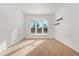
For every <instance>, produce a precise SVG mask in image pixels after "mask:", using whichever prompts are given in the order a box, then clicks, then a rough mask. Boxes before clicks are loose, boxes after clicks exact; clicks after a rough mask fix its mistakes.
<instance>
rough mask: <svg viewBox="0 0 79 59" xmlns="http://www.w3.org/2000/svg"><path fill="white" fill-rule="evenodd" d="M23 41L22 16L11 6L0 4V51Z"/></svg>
mask: <svg viewBox="0 0 79 59" xmlns="http://www.w3.org/2000/svg"><path fill="white" fill-rule="evenodd" d="M21 39H23V15H22V13H21V11H20V10H18V9H17V8H16V7H15V6H14V5H13V4H0V51H1V50H3V49H6V48H7V47H9V46H10V45H12V44H13V43H15V42H17V41H19V40H21Z"/></svg>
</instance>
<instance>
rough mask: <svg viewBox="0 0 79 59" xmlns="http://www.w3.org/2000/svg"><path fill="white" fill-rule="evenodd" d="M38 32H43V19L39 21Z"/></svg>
mask: <svg viewBox="0 0 79 59" xmlns="http://www.w3.org/2000/svg"><path fill="white" fill-rule="evenodd" d="M37 33H42V21H37Z"/></svg>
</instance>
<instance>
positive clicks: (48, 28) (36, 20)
mask: <svg viewBox="0 0 79 59" xmlns="http://www.w3.org/2000/svg"><path fill="white" fill-rule="evenodd" d="M32 21H35V33H32V32H31V28H32V27H30V34H31V35H48V32H49V24H48V20H44V19H43V20H38V19H37V20H32ZM39 21H47V33H44V28H45V27H44V26H42V33H37V22H39ZM33 28H34V27H33Z"/></svg>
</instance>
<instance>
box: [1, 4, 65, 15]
mask: <svg viewBox="0 0 79 59" xmlns="http://www.w3.org/2000/svg"><path fill="white" fill-rule="evenodd" d="M64 5H65V3H10V4H9V3H4V4H0V6H10V7H16V8H19V9H20V10H21V11H22V12H23V13H24V14H53V13H56V12H57V11H58V10H59V9H60V8H61V7H62V6H64Z"/></svg>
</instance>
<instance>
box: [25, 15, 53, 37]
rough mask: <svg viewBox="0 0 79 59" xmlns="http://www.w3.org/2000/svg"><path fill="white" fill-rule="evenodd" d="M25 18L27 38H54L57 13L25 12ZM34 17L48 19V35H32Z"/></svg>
mask: <svg viewBox="0 0 79 59" xmlns="http://www.w3.org/2000/svg"><path fill="white" fill-rule="evenodd" d="M24 19H25V38H54V32H55V28H54V21H55V14H25V16H24ZM34 19H35V20H36V19H46V20H48V24H49V29H48V31H49V33H48V35H31V33H30V30H31V29H30V23H31V21H32V20H34Z"/></svg>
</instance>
